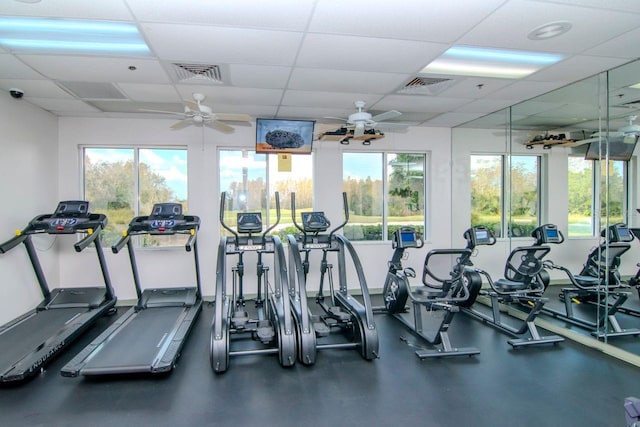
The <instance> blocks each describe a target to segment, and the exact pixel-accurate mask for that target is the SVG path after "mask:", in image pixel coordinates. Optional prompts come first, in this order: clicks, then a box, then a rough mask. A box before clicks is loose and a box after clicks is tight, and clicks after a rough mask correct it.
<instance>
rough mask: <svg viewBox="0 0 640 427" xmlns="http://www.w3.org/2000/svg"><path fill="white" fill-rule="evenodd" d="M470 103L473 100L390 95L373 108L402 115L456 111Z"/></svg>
mask: <svg viewBox="0 0 640 427" xmlns="http://www.w3.org/2000/svg"><path fill="white" fill-rule="evenodd" d="M470 101H472V100H471V99H465V98H444V97H439V96H420V95H389V96H385V97H384V98H383V99H382V100H381V101H379V102H377V103H376V104H375V105H374V106H373V108H375V109H376V110H398V111H400V112H401V113H403V112H417V113H420V112H423V113H435V112H445V111H450V110H453V109H456V108H458V107H460V106H462V105H465V104H466V103H468V102H470Z"/></svg>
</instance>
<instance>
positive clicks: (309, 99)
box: [282, 90, 381, 113]
mask: <svg viewBox="0 0 640 427" xmlns="http://www.w3.org/2000/svg"><path fill="white" fill-rule="evenodd" d="M380 98H381V96H380V95H367V94H363V93H350V92H347V93H343V92H325V91H322V92H310V91H305V90H287V91H285V93H284V97H283V98H282V105H286V106H301V107H302V106H309V107H332V108H344V109H349V108H353V112H354V113H355V112H356V107H355V106H354V102H355V101H364V102H366V103H367V104H372V103H374V102H376V101H378V100H379V99H380ZM365 109H366V106H365Z"/></svg>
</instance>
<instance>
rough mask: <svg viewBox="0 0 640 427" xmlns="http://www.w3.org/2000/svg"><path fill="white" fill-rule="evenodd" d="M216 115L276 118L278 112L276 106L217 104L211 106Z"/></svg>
mask: <svg viewBox="0 0 640 427" xmlns="http://www.w3.org/2000/svg"><path fill="white" fill-rule="evenodd" d="M211 107H212V109H213V112H214V113H230V114H248V115H250V116H251V117H267V118H268V117H274V116H275V115H276V112H277V111H278V107H277V106H275V105H236V104H215V105H212V106H211Z"/></svg>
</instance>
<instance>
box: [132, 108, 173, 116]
mask: <svg viewBox="0 0 640 427" xmlns="http://www.w3.org/2000/svg"><path fill="white" fill-rule="evenodd" d="M138 111H140V112H142V113H162V114H177V115H179V116H182V115H183V114H184V113H179V112H177V111H163V110H146V109H143V108H139V109H138Z"/></svg>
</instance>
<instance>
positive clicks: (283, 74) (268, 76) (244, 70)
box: [229, 64, 291, 89]
mask: <svg viewBox="0 0 640 427" xmlns="http://www.w3.org/2000/svg"><path fill="white" fill-rule="evenodd" d="M290 74H291V67H278V66H269V65H244V64H231V65H230V66H229V79H230V81H231V84H232V85H233V86H242V87H256V88H272V89H273V88H277V89H283V88H285V87H286V85H287V80H288V79H289V75H290Z"/></svg>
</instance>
